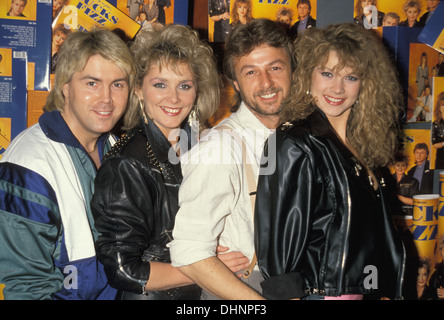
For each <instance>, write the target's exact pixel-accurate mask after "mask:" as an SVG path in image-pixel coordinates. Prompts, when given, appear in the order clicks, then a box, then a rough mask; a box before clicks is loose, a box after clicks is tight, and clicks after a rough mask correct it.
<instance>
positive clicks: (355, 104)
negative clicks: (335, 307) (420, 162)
mask: <svg viewBox="0 0 444 320" xmlns="http://www.w3.org/2000/svg"><path fill="white" fill-rule="evenodd" d="M294 55H295V59H296V61H297V67H296V71H295V73H294V77H293V82H292V88H291V95H290V98H289V99H288V100H287V101H286V103H285V104H284V106H283V110H282V115H281V121H282V125H281V126H280V127H279V128H278V129H277V130H276V133H275V134H274V135H273V136H271V137H270V138H269V139H268V142H267V145H266V149H265V150H266V151H265V152H270V150H272V151H274V150H275V152H274V154H275V157H271V159H272V160H271V163H267V166H268V167H274V168H275V170H274V172H273V173H272V174H268V175H265V174H263V175H260V177H259V182H258V188H257V196H256V199H257V201H256V208H257V210H256V218H255V230H256V251H257V256H258V263H259V267H260V269H261V272H262V274H263V275H264V277H265V279H266V280H265V281H264V282H263V283H262V287H263V289H264V291H263V292H264V295H265V297H266V298H267V297H268V298H277V299H290V298H309V299H363V295H364V294H369V293H371V294H373V295H375V296H380V297H389V298H400V297H401V295H402V292H401V289H402V288H401V284H402V278H403V274H404V264H405V257H404V255H403V252H404V251H403V244H402V242H401V239H400V238H399V237H398V234H397V232H396V230H395V229H394V226H393V223H392V221H391V214H392V212H391V211H390V208H391V207H390V206H389V205H388V199H389V197H392V196H394V193H393V192H392V191H393V190H388V183H387V182H388V180H387V179H391V177H390V171H389V170H388V168H387V167H386V166H388V165H389V164H390V163H391V161H392V159H393V157H394V154H395V151H396V150H397V142H398V138H399V137H400V136H399V134H400V130H399V124H398V120H399V115H400V112H401V110H402V108H401V106H402V95H401V89H400V86H399V84H398V79H397V76H396V72H395V68H394V66H393V65H392V64H391V62H390V58H389V55H388V54H387V52H386V51H385V49H384V48H383V46H382V44H381V43H380V40H378V39H377V37H376V35H374V34H373V32H370V31H368V30H366V29H364V28H362V27H360V26H358V25H356V24H351V23H350V24H339V25H331V26H329V27H327V28H324V29H314V28H312V29H309V30H307V31H306V32H305V33H304V34H303V35H302V36H301V37H298V39H297V40H296V42H295V50H294ZM269 156H270V155H269ZM392 200H393V201H395V200H396V199H395V198H393V199H392ZM399 209H400V208H399ZM367 266H373V267H374V268H376V269H377V271H378V279H377V283H376V284H375V286H374V287H372V286H370V287H369V286H367V285H366V282H365V277H366V272H367V273H368V272H373V271H371V270H370V271H369V270H368V269H367ZM366 270H367V271H366ZM375 281H376V280H375Z"/></svg>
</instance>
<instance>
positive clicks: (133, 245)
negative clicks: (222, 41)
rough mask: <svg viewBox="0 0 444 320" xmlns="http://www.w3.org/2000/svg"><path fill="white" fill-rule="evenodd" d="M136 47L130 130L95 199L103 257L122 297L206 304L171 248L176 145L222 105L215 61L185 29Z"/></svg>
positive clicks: (158, 34)
mask: <svg viewBox="0 0 444 320" xmlns="http://www.w3.org/2000/svg"><path fill="white" fill-rule="evenodd" d="M131 49H132V52H133V54H134V58H135V62H136V80H135V95H134V96H133V101H132V103H131V104H130V106H129V110H128V113H127V114H126V115H125V118H124V125H125V128H126V129H127V130H128V131H127V132H126V134H125V136H124V137H122V138H121V139H120V140H119V142H117V143H116V145H115V146H114V147H113V148H112V149H111V150H110V151H109V152H108V153H107V155H106V159H105V161H104V163H103V165H102V166H101V167H100V170H99V171H98V173H97V178H96V180H95V193H94V197H93V199H92V201H91V207H92V212H93V214H94V216H95V217H96V220H95V221H96V227H97V230H98V231H99V233H100V235H99V236H98V239H97V241H96V248H97V252H98V257H99V259H100V261H102V263H103V265H104V267H105V272H106V274H107V277H108V279H109V282H110V283H111V285H112V286H113V287H115V288H117V289H118V294H117V298H118V299H137V300H161V299H162V300H163V299H166V300H175V299H185V300H188V299H199V298H200V293H201V290H200V288H199V287H198V286H197V285H195V284H193V282H192V280H190V279H189V278H187V277H186V276H184V275H183V274H182V273H181V272H180V271H179V270H178V269H176V268H174V267H173V266H171V260H170V252H169V248H168V247H167V244H168V243H169V242H170V241H171V240H172V230H173V226H174V221H175V217H176V213H177V210H178V208H179V202H178V191H179V186H180V184H181V182H182V172H181V167H180V163H179V162H178V161H177V160H178V153H181V152H182V151H183V150H182V149H181V148H176V145H177V144H178V143H182V142H184V143H185V145H186V146H187V145H188V144H189V143H191V141H192V137H191V136H190V125H191V126H193V125H194V123H193V122H191V124H190V120H191V119H190V117H191V118H194V119H193V120H196V121H199V123H200V124H201V125H200V126H199V127H200V128H203V127H204V126H205V125H204V124H205V123H206V120H207V119H208V118H209V117H210V116H211V115H212V114H213V113H214V112H215V111H216V109H217V107H218V105H219V81H218V79H219V76H218V73H217V68H216V63H215V61H214V57H213V52H212V50H211V49H210V48H209V46H208V45H206V44H204V43H203V42H201V41H200V40H199V38H198V35H197V33H196V32H195V31H193V30H191V29H190V28H188V27H185V26H180V25H168V26H166V27H164V28H161V29H160V30H158V31H147V33H146V34H145V33H141V34H140V35H139V36H138V39H137V40H136V41H135V43H134V44H133V46H132V47H131ZM193 109H194V110H193ZM192 113H194V116H193V115H192ZM179 129H184V130H182V132H186V133H187V134H179V133H181V132H180V131H181V130H179ZM195 133H196V132H195ZM197 133H198V132H197ZM223 250H225V249H223ZM231 255H232V253H227V254H222V256H224V257H230V256H231ZM221 259H222V261H224V258H223V257H221ZM244 263H245V262H244ZM233 271H234V272H237V271H239V270H237V269H233Z"/></svg>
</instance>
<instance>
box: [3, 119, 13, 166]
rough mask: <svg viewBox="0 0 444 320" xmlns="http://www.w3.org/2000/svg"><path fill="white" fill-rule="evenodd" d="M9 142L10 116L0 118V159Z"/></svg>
mask: <svg viewBox="0 0 444 320" xmlns="http://www.w3.org/2000/svg"><path fill="white" fill-rule="evenodd" d="M10 143H11V118H0V159H1V158H2V155H3V153H4V152H5V151H6V148H7V147H8V146H9V144H10Z"/></svg>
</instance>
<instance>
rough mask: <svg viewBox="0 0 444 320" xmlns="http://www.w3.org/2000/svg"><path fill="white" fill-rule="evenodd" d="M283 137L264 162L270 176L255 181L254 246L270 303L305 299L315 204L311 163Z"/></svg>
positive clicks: (316, 200) (314, 184)
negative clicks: (305, 269) (306, 263)
mask: <svg viewBox="0 0 444 320" xmlns="http://www.w3.org/2000/svg"><path fill="white" fill-rule="evenodd" d="M282 137H283V136H282V135H278V137H277V140H276V157H273V156H272V155H270V156H269V157H268V159H269V161H271V162H272V161H275V163H276V166H275V170H274V172H273V173H272V174H269V175H260V176H259V182H258V189H257V197H256V212H255V245H256V252H257V256H258V263H259V267H260V270H261V272H262V274H263V275H264V278H265V279H266V280H265V281H264V282H263V283H262V285H263V289H264V295H265V296H266V297H267V298H269V299H289V298H297V297H301V296H303V295H304V290H305V284H304V279H303V277H302V275H301V271H302V269H303V264H304V261H305V260H306V259H307V254H306V248H307V243H308V241H316V239H315V237H316V233H311V231H312V228H313V226H312V225H311V214H312V213H313V212H314V211H315V210H314V206H315V205H316V203H317V202H318V201H319V199H314V198H313V197H312V195H313V194H317V193H315V192H314V190H313V189H314V188H316V185H317V182H316V181H315V179H316V178H315V176H316V175H315V174H314V172H313V168H312V165H313V164H312V160H311V158H312V157H311V156H309V154H307V152H308V150H304V149H303V148H301V147H298V146H297V145H296V144H294V143H293V141H292V140H291V139H283V138H282ZM270 141H272V140H270V139H269V140H268V143H270ZM267 147H268V145H267V146H266V149H267ZM273 158H274V159H273ZM269 165H270V164H269ZM271 166H272V164H271ZM309 237H310V238H309Z"/></svg>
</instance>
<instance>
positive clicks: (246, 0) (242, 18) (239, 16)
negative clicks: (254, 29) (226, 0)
mask: <svg viewBox="0 0 444 320" xmlns="http://www.w3.org/2000/svg"><path fill="white" fill-rule="evenodd" d="M231 12H232V14H231V23H230V25H231V26H232V27H235V26H236V25H238V24H247V23H248V22H250V21H251V19H253V18H252V16H251V0H234V3H233V8H232V11H231Z"/></svg>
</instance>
